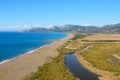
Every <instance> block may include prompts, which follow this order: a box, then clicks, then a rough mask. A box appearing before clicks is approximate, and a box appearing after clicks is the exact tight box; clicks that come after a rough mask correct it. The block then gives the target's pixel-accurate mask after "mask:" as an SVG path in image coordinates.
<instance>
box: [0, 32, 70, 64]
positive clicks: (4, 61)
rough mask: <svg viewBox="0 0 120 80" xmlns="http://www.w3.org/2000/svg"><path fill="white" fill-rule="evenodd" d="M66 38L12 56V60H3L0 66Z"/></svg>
mask: <svg viewBox="0 0 120 80" xmlns="http://www.w3.org/2000/svg"><path fill="white" fill-rule="evenodd" d="M67 37H69V34H68V35H67V36H66V37H64V38H62V39H60V40H54V41H53V42H51V43H48V44H45V45H43V46H40V47H38V48H35V49H32V50H30V51H27V52H25V53H21V54H20V55H18V56H14V57H12V58H9V59H5V60H3V61H0V65H2V64H4V63H6V62H9V61H11V60H14V59H15V58H17V57H22V56H24V55H27V54H30V53H33V52H35V51H37V50H39V49H41V48H44V47H45V46H48V45H51V44H53V43H54V42H55V41H61V40H64V39H66V38H67Z"/></svg>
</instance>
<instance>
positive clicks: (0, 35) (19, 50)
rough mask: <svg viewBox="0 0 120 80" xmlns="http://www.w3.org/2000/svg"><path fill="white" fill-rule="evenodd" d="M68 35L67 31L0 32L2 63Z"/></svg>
mask: <svg viewBox="0 0 120 80" xmlns="http://www.w3.org/2000/svg"><path fill="white" fill-rule="evenodd" d="M67 36H68V34H65V33H22V32H0V63H3V62H5V61H7V60H9V59H11V58H14V57H16V56H19V55H22V54H25V53H27V52H30V51H32V50H34V49H37V48H40V47H42V46H45V45H48V44H51V43H52V42H51V40H61V39H63V38H65V37H67Z"/></svg>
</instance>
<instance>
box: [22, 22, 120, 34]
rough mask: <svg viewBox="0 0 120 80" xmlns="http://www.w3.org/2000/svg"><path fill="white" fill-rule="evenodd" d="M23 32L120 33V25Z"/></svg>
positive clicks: (68, 26) (67, 27) (53, 27)
mask: <svg viewBox="0 0 120 80" xmlns="http://www.w3.org/2000/svg"><path fill="white" fill-rule="evenodd" d="M23 32H81V33H114V34H115V33H116V34H117V33H120V23H118V24H112V25H105V26H103V27H98V26H92V25H91V26H80V25H69V24H68V25H63V26H52V27H50V28H43V27H39V28H31V29H29V30H23Z"/></svg>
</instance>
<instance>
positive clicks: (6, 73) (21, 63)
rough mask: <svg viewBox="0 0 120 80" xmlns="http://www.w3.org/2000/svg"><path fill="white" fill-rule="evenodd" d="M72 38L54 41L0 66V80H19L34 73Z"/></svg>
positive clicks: (70, 36)
mask: <svg viewBox="0 0 120 80" xmlns="http://www.w3.org/2000/svg"><path fill="white" fill-rule="evenodd" d="M72 37H73V35H72V34H70V35H69V36H68V37H67V38H65V39H63V40H60V41H54V42H53V43H52V44H50V45H48V46H45V47H43V48H40V49H38V50H36V51H34V52H32V53H30V54H25V55H23V56H19V57H16V58H14V59H12V60H10V61H8V62H6V63H3V64H0V80H21V79H22V78H23V77H25V76H26V75H28V74H30V73H31V72H35V71H36V70H37V68H38V66H42V65H43V64H44V63H46V62H48V61H49V59H51V57H52V58H53V57H56V56H57V55H58V54H59V53H58V52H57V51H56V49H57V48H58V47H59V46H61V45H63V44H64V43H65V42H66V41H68V40H69V39H70V38H72Z"/></svg>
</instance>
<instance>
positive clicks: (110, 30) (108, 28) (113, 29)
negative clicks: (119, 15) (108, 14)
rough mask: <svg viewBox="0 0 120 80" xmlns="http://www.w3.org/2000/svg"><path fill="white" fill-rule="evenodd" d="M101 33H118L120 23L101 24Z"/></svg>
mask: <svg viewBox="0 0 120 80" xmlns="http://www.w3.org/2000/svg"><path fill="white" fill-rule="evenodd" d="M102 32H103V33H120V23H119V24H113V25H106V26H103V30H102Z"/></svg>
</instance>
